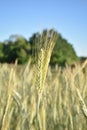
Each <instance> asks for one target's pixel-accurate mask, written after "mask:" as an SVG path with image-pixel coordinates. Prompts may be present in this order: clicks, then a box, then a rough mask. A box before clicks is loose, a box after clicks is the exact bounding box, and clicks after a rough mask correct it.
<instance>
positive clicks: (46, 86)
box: [0, 30, 87, 130]
mask: <svg viewBox="0 0 87 130" xmlns="http://www.w3.org/2000/svg"><path fill="white" fill-rule="evenodd" d="M56 38H57V37H56V33H55V32H53V31H52V30H50V31H49V32H47V33H46V34H45V35H44V34H41V37H40V40H39V41H38V44H37V45H38V48H37V55H36V58H35V59H36V61H35V63H34V64H31V61H30V60H29V62H28V63H27V64H25V65H20V66H19V65H17V61H16V62H15V64H14V65H11V64H10V65H8V64H0V130H87V107H86V106H87V61H85V62H84V63H83V64H82V65H80V64H75V65H74V67H73V68H72V67H70V66H68V65H66V67H64V68H62V67H59V66H58V65H55V66H54V67H51V66H49V62H50V58H51V54H52V50H53V48H54V45H55V40H56Z"/></svg>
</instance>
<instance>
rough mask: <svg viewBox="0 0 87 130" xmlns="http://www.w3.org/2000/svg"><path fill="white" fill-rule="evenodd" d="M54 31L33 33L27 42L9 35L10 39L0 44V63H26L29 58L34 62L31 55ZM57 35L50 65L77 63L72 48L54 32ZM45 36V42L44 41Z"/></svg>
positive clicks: (16, 36)
mask: <svg viewBox="0 0 87 130" xmlns="http://www.w3.org/2000/svg"><path fill="white" fill-rule="evenodd" d="M52 31H55V30H53V29H51V30H50V31H49V34H48V35H47V32H48V30H47V29H45V30H43V32H42V33H39V32H37V33H34V34H33V35H32V36H31V37H30V38H29V40H26V39H25V38H24V37H22V36H19V35H11V36H10V38H9V39H8V40H7V41H5V42H1V43H0V62H2V63H4V62H8V63H14V62H15V60H16V59H18V63H19V64H23V63H26V62H27V61H28V60H29V58H32V59H33V60H34V57H32V54H35V53H37V51H38V47H39V46H40V44H38V43H40V42H41V43H42V44H41V45H44V43H45V42H47V40H50V37H51V35H50V34H51V32H52ZM55 33H56V35H57V40H56V41H55V47H54V50H53V53H52V56H51V61H50V64H51V65H55V64H59V65H65V64H66V63H67V64H72V63H73V62H75V61H77V60H78V59H79V58H78V56H77V55H76V52H75V50H74V48H73V46H72V45H71V44H70V43H69V42H68V41H67V40H66V39H64V38H63V37H62V36H61V34H60V33H58V32H57V31H55ZM46 35H47V37H48V38H47V40H46Z"/></svg>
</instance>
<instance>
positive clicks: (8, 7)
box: [0, 0, 87, 56]
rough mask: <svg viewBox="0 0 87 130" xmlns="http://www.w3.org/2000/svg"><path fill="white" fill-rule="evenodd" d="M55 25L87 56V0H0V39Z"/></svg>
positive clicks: (26, 35) (27, 33)
mask: <svg viewBox="0 0 87 130" xmlns="http://www.w3.org/2000/svg"><path fill="white" fill-rule="evenodd" d="M45 28H48V29H50V28H55V29H56V30H57V31H58V32H59V33H61V34H62V36H63V37H64V38H66V39H67V40H68V41H69V43H71V44H73V47H74V48H75V50H76V53H77V55H79V56H87V0H0V41H4V40H6V39H9V37H10V36H11V35H13V34H19V35H22V36H24V37H25V38H27V39H29V37H30V36H32V34H33V33H34V32H37V31H42V30H43V29H45Z"/></svg>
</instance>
